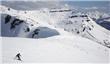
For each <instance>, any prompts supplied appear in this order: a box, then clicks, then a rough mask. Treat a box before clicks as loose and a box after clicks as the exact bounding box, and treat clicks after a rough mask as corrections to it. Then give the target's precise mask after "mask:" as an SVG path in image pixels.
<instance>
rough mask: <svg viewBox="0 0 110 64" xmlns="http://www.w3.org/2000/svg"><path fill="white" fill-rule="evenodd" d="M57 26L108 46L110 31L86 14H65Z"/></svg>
mask: <svg viewBox="0 0 110 64" xmlns="http://www.w3.org/2000/svg"><path fill="white" fill-rule="evenodd" d="M60 20H61V19H60ZM57 26H59V27H61V28H63V29H64V30H65V31H68V32H71V33H75V34H79V35H81V36H82V37H86V38H88V39H91V40H93V41H96V42H98V43H100V44H103V45H105V46H108V47H109V46H110V37H109V36H110V32H109V31H108V30H106V29H104V28H102V27H101V26H99V25H98V24H96V23H95V21H93V20H92V19H91V18H90V17H89V16H88V15H84V14H76V15H75V14H71V13H70V14H68V15H66V17H65V19H63V20H62V21H60V22H57Z"/></svg>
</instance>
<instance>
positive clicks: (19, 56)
mask: <svg viewBox="0 0 110 64" xmlns="http://www.w3.org/2000/svg"><path fill="white" fill-rule="evenodd" d="M15 58H16V59H17V60H19V61H22V60H21V54H20V53H18V54H17V55H16V56H15Z"/></svg>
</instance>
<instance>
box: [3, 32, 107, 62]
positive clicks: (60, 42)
mask: <svg viewBox="0 0 110 64" xmlns="http://www.w3.org/2000/svg"><path fill="white" fill-rule="evenodd" d="M64 34H65V33H63V35H59V36H54V37H49V38H45V39H26V38H7V37H3V38H2V42H3V48H2V50H3V52H2V54H3V55H2V58H3V62H4V63H36V62H78V63H80V62H89V63H108V62H109V49H108V48H106V47H104V46H102V45H100V44H98V43H94V42H93V41H91V40H89V39H86V38H82V37H79V36H71V34H67V35H64ZM18 52H20V53H21V55H22V60H23V61H22V62H19V61H17V60H14V59H13V58H14V56H15V55H16V54H17V53H18Z"/></svg>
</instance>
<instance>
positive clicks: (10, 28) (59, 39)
mask: <svg viewBox="0 0 110 64" xmlns="http://www.w3.org/2000/svg"><path fill="white" fill-rule="evenodd" d="M76 12H77V11H76V10H74V9H70V8H67V7H63V8H42V9H40V10H33V11H28V10H26V11H20V10H14V9H12V8H9V7H6V6H3V5H0V15H1V37H2V42H3V62H7V63H8V62H15V63H19V61H17V60H13V57H14V56H13V55H16V53H18V52H20V53H21V55H22V56H23V57H22V59H23V62H102V63H108V62H109V48H110V31H109V30H107V29H105V28H103V27H101V26H100V25H99V24H97V23H96V22H95V21H94V20H93V17H91V14H89V15H88V14H83V13H79V12H77V13H76ZM104 17H105V16H104ZM95 18H96V17H95ZM98 19H99V18H98ZM98 19H97V20H98ZM105 20H106V21H109V19H104V21H105ZM8 37H10V38H8ZM13 37H16V38H13ZM18 37H19V38H18ZM7 42H8V43H7ZM7 50H8V51H7ZM36 59H37V60H36Z"/></svg>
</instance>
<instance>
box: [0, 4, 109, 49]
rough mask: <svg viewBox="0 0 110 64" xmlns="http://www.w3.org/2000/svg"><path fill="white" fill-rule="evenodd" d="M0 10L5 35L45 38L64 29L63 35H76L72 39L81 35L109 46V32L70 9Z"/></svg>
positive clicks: (2, 8)
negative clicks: (64, 33) (66, 33)
mask: <svg viewBox="0 0 110 64" xmlns="http://www.w3.org/2000/svg"><path fill="white" fill-rule="evenodd" d="M0 10H1V11H0V14H1V18H2V22H1V23H2V36H12V37H29V38H46V37H50V36H55V35H60V34H61V32H60V30H59V29H63V30H64V32H65V31H66V32H68V33H73V36H74V34H76V35H80V36H82V37H85V38H88V39H90V40H93V41H95V42H97V43H99V44H102V45H104V46H107V47H110V32H109V31H108V30H106V29H104V28H102V27H101V26H99V25H98V24H96V23H95V21H93V19H91V17H89V16H88V15H85V14H76V13H73V11H71V10H70V9H60V10H59V9H56V12H51V10H50V9H41V10H36V11H16V10H13V9H11V8H8V7H5V6H0ZM53 10H54V11H55V9H53ZM65 11H66V12H65ZM10 27H12V28H14V29H10Z"/></svg>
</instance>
